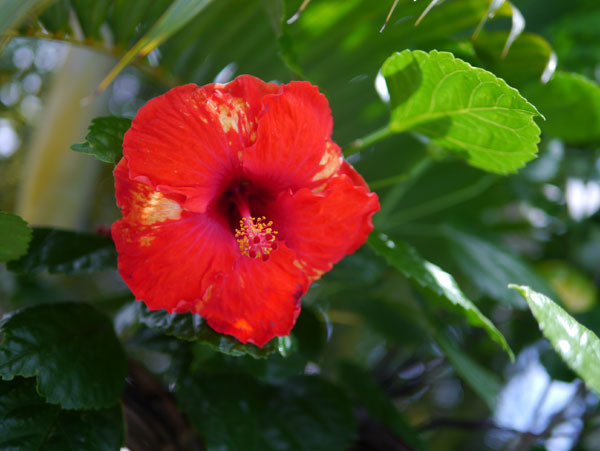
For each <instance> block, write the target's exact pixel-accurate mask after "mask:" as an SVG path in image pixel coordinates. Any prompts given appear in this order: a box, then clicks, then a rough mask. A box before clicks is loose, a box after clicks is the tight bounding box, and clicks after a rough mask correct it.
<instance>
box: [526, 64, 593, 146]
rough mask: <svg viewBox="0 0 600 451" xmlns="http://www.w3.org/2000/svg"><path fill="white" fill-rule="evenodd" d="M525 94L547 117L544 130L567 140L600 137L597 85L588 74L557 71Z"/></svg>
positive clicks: (542, 124) (578, 141) (590, 139)
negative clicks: (546, 80) (584, 75)
mask: <svg viewBox="0 0 600 451" xmlns="http://www.w3.org/2000/svg"><path fill="white" fill-rule="evenodd" d="M524 93H525V95H526V96H527V98H528V99H530V100H531V101H532V102H533V103H535V105H536V106H537V107H538V108H539V110H540V111H541V113H542V114H543V115H544V116H545V117H546V121H545V122H541V123H540V126H541V127H542V129H543V130H544V132H546V133H548V134H549V135H551V136H555V137H557V138H560V139H562V140H564V141H567V142H569V143H576V144H582V143H597V142H599V141H600V86H598V84H597V83H595V82H593V81H591V80H588V79H587V78H585V77H583V76H581V75H578V74H574V73H568V72H557V73H556V74H555V75H554V78H553V79H552V80H550V81H549V82H548V83H547V84H545V85H543V84H541V83H537V84H535V85H531V86H529V87H528V88H527V89H525V90H524Z"/></svg>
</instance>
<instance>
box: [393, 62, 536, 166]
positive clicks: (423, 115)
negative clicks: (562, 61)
mask: <svg viewBox="0 0 600 451" xmlns="http://www.w3.org/2000/svg"><path fill="white" fill-rule="evenodd" d="M381 73H382V74H383V76H384V77H385V79H386V82H387V86H388V90H389V92H390V105H391V108H392V113H391V121H390V125H389V127H390V130H391V131H392V132H395V133H398V132H403V131H414V132H418V133H421V134H423V135H425V136H427V137H429V138H431V139H432V140H433V141H434V142H435V143H437V144H439V145H440V146H442V147H445V148H447V149H450V150H452V151H454V152H455V153H456V154H457V155H458V156H460V157H462V158H465V159H466V160H467V161H468V162H469V163H470V164H472V165H473V166H475V167H478V168H480V169H484V170H487V171H490V172H496V173H502V174H503V173H508V172H514V171H516V170H517V169H519V168H520V167H522V166H523V165H524V164H525V163H526V162H527V161H529V160H531V159H533V158H534V157H535V155H536V153H537V143H538V141H539V134H540V129H539V128H538V126H537V125H536V124H535V122H534V121H533V117H534V116H537V115H538V112H537V110H536V109H535V107H534V106H533V105H531V104H530V103H528V102H527V100H525V99H524V98H523V97H521V95H520V94H519V92H518V91H517V90H515V89H513V88H511V87H510V86H508V85H507V84H506V83H505V82H504V81H503V80H502V79H499V78H497V77H496V76H494V75H493V74H492V73H490V72H487V71H485V70H483V69H478V68H475V67H472V66H470V65H469V64H467V63H465V62H464V61H461V60H459V59H457V58H454V56H452V54H450V53H446V52H437V51H431V52H430V53H425V52H422V51H418V50H417V51H410V50H405V51H403V52H401V53H396V54H394V55H392V56H391V57H390V58H388V59H387V60H386V62H385V63H384V65H383V67H382V68H381Z"/></svg>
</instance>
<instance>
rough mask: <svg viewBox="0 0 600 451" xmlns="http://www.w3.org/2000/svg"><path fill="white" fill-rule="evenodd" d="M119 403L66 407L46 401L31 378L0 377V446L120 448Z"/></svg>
mask: <svg viewBox="0 0 600 451" xmlns="http://www.w3.org/2000/svg"><path fill="white" fill-rule="evenodd" d="M123 438H124V431H123V414H122V411H121V406H120V405H116V406H114V407H111V408H110V409H101V410H91V411H67V410H61V409H60V408H59V407H58V406H55V405H52V404H48V403H46V401H45V400H44V398H42V397H40V396H39V395H38V394H37V393H36V390H35V382H34V381H33V380H32V379H22V378H19V377H17V378H15V379H13V380H12V381H0V449H3V450H17V449H18V450H42V449H54V450H61V449H64V450H66V449H73V450H75V449H85V450H89V451H104V450H109V449H119V448H120V446H121V445H122V443H123Z"/></svg>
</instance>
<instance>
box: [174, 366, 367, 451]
mask: <svg viewBox="0 0 600 451" xmlns="http://www.w3.org/2000/svg"><path fill="white" fill-rule="evenodd" d="M175 394H176V397H177V399H178V401H179V405H180V406H181V408H182V410H183V411H184V412H185V413H186V414H187V416H188V418H189V419H190V422H191V423H192V425H193V426H194V427H195V428H196V429H197V430H198V432H200V433H201V434H202V435H203V436H204V438H205V445H206V448H207V450H208V451H212V450H223V451H225V450H240V449H243V450H247V451H254V450H257V451H258V450H260V451H266V450H273V451H275V450H281V449H288V450H306V451H319V450H323V451H330V450H334V449H335V450H337V449H348V445H349V443H350V442H351V440H352V439H353V437H354V429H355V424H354V418H353V415H352V409H351V405H350V403H349V401H348V399H347V398H346V397H345V396H344V394H343V393H342V392H341V391H340V390H339V389H338V388H336V387H335V386H333V385H332V384H330V383H329V382H326V381H325V380H323V379H321V378H319V377H316V376H299V377H295V378H291V379H288V380H286V381H285V382H282V383H281V384H278V385H274V384H273V385H267V384H262V383H259V382H257V381H256V380H254V379H251V378H249V377H247V376H243V375H240V374H210V375H208V374H207V375H203V376H201V377H200V376H196V377H188V378H185V379H183V381H181V383H180V384H178V385H177V386H176V389H175Z"/></svg>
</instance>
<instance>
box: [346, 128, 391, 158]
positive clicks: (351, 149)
mask: <svg viewBox="0 0 600 451" xmlns="http://www.w3.org/2000/svg"><path fill="white" fill-rule="evenodd" d="M391 134H392V131H391V130H390V129H389V127H387V126H385V127H383V128H380V129H379V130H376V131H374V132H373V133H371V134H369V135H367V136H365V137H363V138H359V139H357V140H354V141H353V142H352V143H351V144H350V145H349V146H348V147H347V148H346V149H344V157H346V158H348V157H349V156H350V155H354V154H355V153H357V152H360V151H361V150H363V149H365V148H367V147H370V146H372V145H373V144H375V143H377V142H379V141H381V140H384V139H386V138H387V137H389V136H390V135H391Z"/></svg>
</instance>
